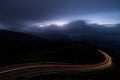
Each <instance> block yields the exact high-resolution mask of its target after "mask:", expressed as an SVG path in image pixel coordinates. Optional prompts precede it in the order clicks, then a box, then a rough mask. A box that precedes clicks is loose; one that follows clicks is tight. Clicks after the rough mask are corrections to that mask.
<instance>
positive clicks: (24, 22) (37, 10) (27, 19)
mask: <svg viewBox="0 0 120 80" xmlns="http://www.w3.org/2000/svg"><path fill="white" fill-rule="evenodd" d="M0 29H7V30H13V31H20V32H26V33H30V34H34V35H37V36H40V37H41V36H42V37H45V38H52V39H55V38H56V39H59V38H62V39H63V38H66V37H69V38H72V39H88V38H92V39H95V38H98V39H104V40H105V39H106V40H107V39H108V40H118V41H120V38H118V37H119V35H120V0H0Z"/></svg>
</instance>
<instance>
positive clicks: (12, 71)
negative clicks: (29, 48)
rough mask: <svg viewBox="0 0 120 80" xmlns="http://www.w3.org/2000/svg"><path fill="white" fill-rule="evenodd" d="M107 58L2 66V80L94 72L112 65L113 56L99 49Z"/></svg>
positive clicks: (0, 69)
mask: <svg viewBox="0 0 120 80" xmlns="http://www.w3.org/2000/svg"><path fill="white" fill-rule="evenodd" d="M98 52H99V53H101V54H102V55H103V56H104V57H105V59H104V61H102V62H100V63H97V64H86V65H80V64H65V63H54V62H53V63H52V62H51V63H49V62H48V63H39V62H37V63H26V64H18V65H12V66H7V67H3V68H0V80H11V79H12V78H16V77H24V76H33V75H41V74H51V73H59V72H71V71H74V72H76V71H79V72H92V71H96V70H102V69H106V68H108V67H110V66H111V65H112V59H111V57H110V56H109V55H108V54H106V53H105V52H103V51H101V50H98Z"/></svg>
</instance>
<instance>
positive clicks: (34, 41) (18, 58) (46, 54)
mask: <svg viewBox="0 0 120 80" xmlns="http://www.w3.org/2000/svg"><path fill="white" fill-rule="evenodd" d="M109 45H110V44H107V43H106V44H105V43H103V42H92V43H91V42H89V41H87V40H86V41H79V42H78V41H71V40H66V41H53V40H47V39H43V38H40V37H35V36H32V35H29V34H25V33H18V32H13V31H5V30H1V31H0V66H1V67H2V66H8V65H13V64H19V63H27V62H65V63H73V64H77V63H79V64H95V63H98V62H101V61H103V60H104V57H103V56H102V55H101V54H99V53H98V52H97V50H98V49H101V50H103V51H105V52H106V53H108V54H109V55H110V56H112V58H113V63H114V67H113V68H111V69H106V70H103V71H98V72H93V73H87V74H82V76H81V75H79V74H72V73H71V74H69V75H67V74H64V75H63V74H62V75H61V74H54V75H47V77H46V76H41V78H38V77H36V78H34V79H32V78H31V79H30V80H48V79H50V78H52V79H51V80H59V79H57V78H61V79H62V80H114V79H115V78H116V80H117V78H118V80H119V79H120V78H119V74H120V68H119V67H120V63H119V61H120V54H118V52H117V53H115V51H114V50H112V49H113V48H112V47H110V46H109ZM111 46H112V45H111ZM117 48H118V47H117ZM70 75H71V76H70ZM89 78H90V79H89ZM25 80H27V79H25Z"/></svg>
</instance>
